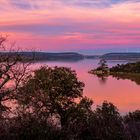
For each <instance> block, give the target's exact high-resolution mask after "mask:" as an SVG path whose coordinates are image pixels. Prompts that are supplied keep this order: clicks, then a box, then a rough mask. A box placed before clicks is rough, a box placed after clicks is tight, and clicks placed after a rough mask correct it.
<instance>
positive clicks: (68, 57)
mask: <svg viewBox="0 0 140 140" xmlns="http://www.w3.org/2000/svg"><path fill="white" fill-rule="evenodd" d="M17 54H18V55H20V56H22V57H23V58H26V59H32V58H33V59H34V60H36V61H79V60H83V59H96V58H99V56H97V55H83V54H80V53H76V52H64V53H61V52H60V53H48V52H0V55H3V56H7V55H8V56H15V55H17Z"/></svg>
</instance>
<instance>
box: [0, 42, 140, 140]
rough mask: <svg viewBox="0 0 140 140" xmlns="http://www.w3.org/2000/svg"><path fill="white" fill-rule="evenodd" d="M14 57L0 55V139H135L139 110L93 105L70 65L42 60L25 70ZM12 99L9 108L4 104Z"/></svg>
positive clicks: (139, 135)
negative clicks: (47, 63) (121, 110)
mask: <svg viewBox="0 0 140 140" xmlns="http://www.w3.org/2000/svg"><path fill="white" fill-rule="evenodd" d="M0 42H2V43H3V41H0ZM2 46H3V45H2ZM0 58H3V57H0ZM14 58H15V59H13V57H12V59H13V60H12V61H11V60H10V57H7V59H5V61H3V60H2V61H0V81H1V83H0V95H1V98H0V99H1V100H0V139H3V140H4V139H6V140H7V139H13V140H19V139H20V140H22V139H29V140H30V139H37V140H139V139H140V110H137V111H135V112H132V113H128V114H127V115H126V116H121V115H120V113H119V111H118V109H117V108H116V107H115V106H114V105H113V104H112V103H109V102H107V101H105V102H103V104H102V105H101V106H98V107H97V108H93V107H92V104H93V101H92V100H90V99H89V98H87V97H84V96H83V88H84V83H83V82H81V81H79V80H78V78H77V75H76V72H75V71H72V70H71V69H70V68H65V67H53V68H50V67H47V66H46V67H41V68H40V69H38V70H35V71H34V72H32V73H27V72H26V70H27V69H26V68H27V67H25V66H26V65H25V64H24V63H23V62H22V63H20V65H19V59H17V58H18V56H15V57H14ZM21 64H22V65H21ZM19 68H20V69H19ZM11 81H14V82H12V86H7V84H9V83H10V82H11ZM13 100H14V101H16V103H15V104H16V105H17V106H16V109H15V110H13V109H10V108H9V107H8V106H7V105H6V104H5V101H6V102H9V103H10V102H12V101H13ZM15 104H13V105H15Z"/></svg>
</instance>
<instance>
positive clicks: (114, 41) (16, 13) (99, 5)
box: [0, 0, 140, 53]
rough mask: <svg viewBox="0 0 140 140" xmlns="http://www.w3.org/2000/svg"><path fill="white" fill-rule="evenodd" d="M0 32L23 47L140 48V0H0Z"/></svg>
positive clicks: (63, 49)
mask: <svg viewBox="0 0 140 140" xmlns="http://www.w3.org/2000/svg"><path fill="white" fill-rule="evenodd" d="M0 34H1V35H3V36H4V35H8V40H9V41H10V42H16V46H18V47H19V48H22V49H24V50H38V51H86V52H88V53H90V52H92V51H96V52H98V51H110V50H111V51H140V0H0Z"/></svg>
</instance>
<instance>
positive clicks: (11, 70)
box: [0, 36, 29, 114]
mask: <svg viewBox="0 0 140 140" xmlns="http://www.w3.org/2000/svg"><path fill="white" fill-rule="evenodd" d="M6 41H7V38H6V37H2V36H1V37H0V114H2V112H3V111H7V110H8V109H9V108H8V107H7V106H5V105H4V103H3V102H4V101H7V100H9V99H12V98H13V95H14V94H15V92H16V91H17V89H18V87H19V86H20V85H21V83H22V81H23V80H24V78H25V77H26V74H27V67H28V65H29V63H25V62H23V61H22V57H21V55H20V54H19V53H18V52H17V51H14V50H13V49H12V47H14V46H13V45H11V48H10V49H7V48H6V47H7V44H8V43H7V42H6Z"/></svg>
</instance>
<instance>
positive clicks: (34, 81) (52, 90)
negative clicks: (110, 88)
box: [19, 67, 84, 127]
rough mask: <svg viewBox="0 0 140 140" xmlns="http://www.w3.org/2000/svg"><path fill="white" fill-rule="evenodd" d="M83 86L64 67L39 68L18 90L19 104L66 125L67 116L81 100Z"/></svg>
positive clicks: (72, 73)
mask: <svg viewBox="0 0 140 140" xmlns="http://www.w3.org/2000/svg"><path fill="white" fill-rule="evenodd" d="M83 87H84V84H83V83H82V82H80V81H78V80H77V76H76V73H75V71H72V70H71V69H69V68H64V67H54V68H51V67H41V68H40V69H39V70H36V71H35V72H34V73H33V74H32V75H30V77H29V78H28V79H27V81H26V82H25V84H24V86H23V87H21V88H20V90H19V97H20V102H21V103H22V104H23V103H24V105H25V106H26V107H31V108H32V110H33V111H35V112H37V113H38V114H46V115H51V116H55V117H56V118H59V120H60V123H61V126H62V127H63V126H65V125H66V123H67V119H68V117H67V114H68V112H69V111H70V109H71V108H73V107H75V106H77V102H76V99H77V100H78V99H81V98H82V93H83Z"/></svg>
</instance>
